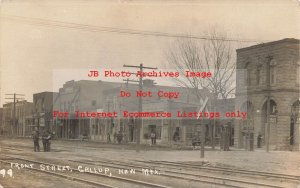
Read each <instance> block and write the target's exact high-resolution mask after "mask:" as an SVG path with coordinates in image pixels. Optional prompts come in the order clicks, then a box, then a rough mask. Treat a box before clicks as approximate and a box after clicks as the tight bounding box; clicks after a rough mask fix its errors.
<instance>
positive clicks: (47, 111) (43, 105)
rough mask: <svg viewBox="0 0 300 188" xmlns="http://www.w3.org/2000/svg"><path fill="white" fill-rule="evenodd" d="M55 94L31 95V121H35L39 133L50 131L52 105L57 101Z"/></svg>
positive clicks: (51, 125) (51, 128)
mask: <svg viewBox="0 0 300 188" xmlns="http://www.w3.org/2000/svg"><path fill="white" fill-rule="evenodd" d="M57 96H58V93H56V92H47V91H46V92H41V93H35V94H33V113H32V119H34V120H35V124H34V125H35V126H36V127H38V129H39V130H40V131H43V130H46V131H52V130H53V122H52V113H53V104H54V102H55V100H57Z"/></svg>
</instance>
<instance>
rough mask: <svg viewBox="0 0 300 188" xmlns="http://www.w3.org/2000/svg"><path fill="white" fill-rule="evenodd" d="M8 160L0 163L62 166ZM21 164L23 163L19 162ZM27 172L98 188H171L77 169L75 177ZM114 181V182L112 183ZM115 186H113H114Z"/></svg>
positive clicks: (53, 173) (53, 172) (10, 158)
mask: <svg viewBox="0 0 300 188" xmlns="http://www.w3.org/2000/svg"><path fill="white" fill-rule="evenodd" d="M6 157H7V158H6V159H0V162H2V163H4V164H8V165H11V163H18V162H19V161H23V162H29V163H30V164H38V165H41V164H43V165H49V166H56V167H58V166H62V165H58V164H51V163H45V162H41V161H36V160H31V159H25V158H20V157H13V156H6ZM19 163H21V162H19ZM26 170H32V171H35V172H38V173H45V174H48V175H51V176H56V177H60V178H63V179H65V180H72V181H77V182H81V183H84V184H88V185H92V186H96V187H104V188H118V187H132V188H135V187H137V188H139V187H145V188H147V187H154V188H169V187H168V186H165V185H160V184H155V183H150V182H145V181H140V180H134V179H130V178H124V177H119V176H113V175H107V174H101V173H93V172H84V173H83V172H80V171H79V170H78V169H75V168H70V172H72V174H73V175H67V174H66V173H63V172H61V173H59V172H57V171H48V170H41V169H40V168H26ZM75 174H77V176H75ZM86 174H88V175H90V176H94V177H96V178H94V179H93V180H92V179H90V178H87V176H84V177H85V178H81V177H82V176H83V175H86ZM99 177H101V181H104V179H107V181H106V182H110V183H111V184H108V183H103V182H99ZM112 180H113V181H114V182H112ZM112 184H113V185H112Z"/></svg>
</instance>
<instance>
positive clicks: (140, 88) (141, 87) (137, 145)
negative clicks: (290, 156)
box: [123, 64, 157, 152]
mask: <svg viewBox="0 0 300 188" xmlns="http://www.w3.org/2000/svg"><path fill="white" fill-rule="evenodd" d="M123 67H131V68H139V69H140V73H141V76H140V78H139V81H135V80H128V79H127V80H126V81H127V83H128V82H138V83H139V90H140V91H142V90H143V76H142V74H143V70H144V69H157V68H155V67H144V66H143V64H140V65H139V66H135V65H123ZM142 110H143V99H142V97H141V96H140V97H139V103H138V112H142ZM141 126H142V118H141V117H139V118H138V126H137V139H136V152H139V151H140V142H141V135H140V134H141Z"/></svg>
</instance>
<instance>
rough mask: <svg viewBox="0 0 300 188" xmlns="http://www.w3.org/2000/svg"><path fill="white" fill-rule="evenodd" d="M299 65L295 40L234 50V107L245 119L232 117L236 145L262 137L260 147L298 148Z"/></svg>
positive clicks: (296, 41)
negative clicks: (245, 115)
mask: <svg viewBox="0 0 300 188" xmlns="http://www.w3.org/2000/svg"><path fill="white" fill-rule="evenodd" d="M299 67H300V61H299V40H298V39H283V40H279V41H274V42H269V43H264V44H259V45H254V46H250V47H246V48H241V49H238V50H237V84H236V101H235V108H236V110H240V111H246V112H247V119H246V120H242V119H236V120H235V146H236V147H238V148H247V147H248V144H249V140H251V141H252V142H254V143H255V145H256V143H257V138H258V137H259V136H262V140H263V144H264V147H266V145H267V143H269V147H270V149H274V150H299V128H300V126H299V123H300V122H299V99H300V97H299V86H300V83H299V77H300V72H299ZM268 99H269V100H268ZM268 101H270V102H269V103H268ZM268 127H269V128H268ZM251 135H252V136H251Z"/></svg>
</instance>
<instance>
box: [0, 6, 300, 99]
mask: <svg viewBox="0 0 300 188" xmlns="http://www.w3.org/2000/svg"><path fill="white" fill-rule="evenodd" d="M0 2H1V4H0V63H1V68H0V74H1V75H0V76H1V77H0V78H1V80H0V81H1V82H0V84H1V85H0V87H1V89H0V93H1V98H0V105H2V104H3V103H5V102H9V100H6V99H4V98H5V94H8V93H19V94H25V99H27V100H28V101H32V94H33V93H38V92H43V91H57V84H56V86H55V87H53V85H55V84H54V83H53V80H56V81H57V80H60V81H61V83H64V82H65V81H67V80H68V79H74V80H79V79H85V78H86V75H85V74H84V75H80V74H77V75H76V74H75V75H74V74H73V73H72V71H75V70H95V69H121V68H122V66H123V64H130V65H138V64H140V63H143V64H144V65H145V66H154V67H161V66H162V65H163V64H164V63H165V62H166V57H165V53H166V51H167V50H168V49H170V47H172V45H173V44H174V42H176V40H177V38H176V37H162V36H149V35H137V34H132V33H131V34H128V33H122V32H121V33H120V32H115V31H116V30H117V31H120V29H121V31H124V30H127V31H128V30H131V31H132V30H138V31H152V32H163V33H168V34H170V35H185V34H190V35H193V36H206V33H207V31H208V30H209V28H211V27H216V28H218V29H220V30H222V31H225V32H226V33H227V36H228V37H229V38H234V39H240V40H251V41H255V42H252V43H251V42H248V43H243V44H242V45H243V46H251V45H253V44H256V43H260V42H266V41H274V40H280V39H283V38H298V39H299V38H300V36H299V35H300V33H299V32H300V17H299V16H300V14H299V13H300V12H299V5H300V3H299V1H297V0H272V1H271V0H263V1H257V0H254V1H243V0H239V1H238V0H225V1H221V0H210V1H205V0H204V1H178V0H177V1H175V0H167V1H159V0H155V1H143V0H139V1H137V0H136V1H135V0H131V1H125V0H119V1H106V0H103V1H101V0H99V1H96V0H88V1H83V0H41V1H36V0H19V1H17V0H2V1H0ZM99 28H100V29H99ZM112 28H115V29H112ZM112 30H113V32H112ZM57 70H65V71H67V72H68V71H69V72H70V75H72V76H71V77H70V76H61V77H60V76H57V74H54V72H55V71H57ZM54 75H55V76H56V78H53V76H54ZM120 81H122V80H121V79H120ZM61 86H62V85H61Z"/></svg>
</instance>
